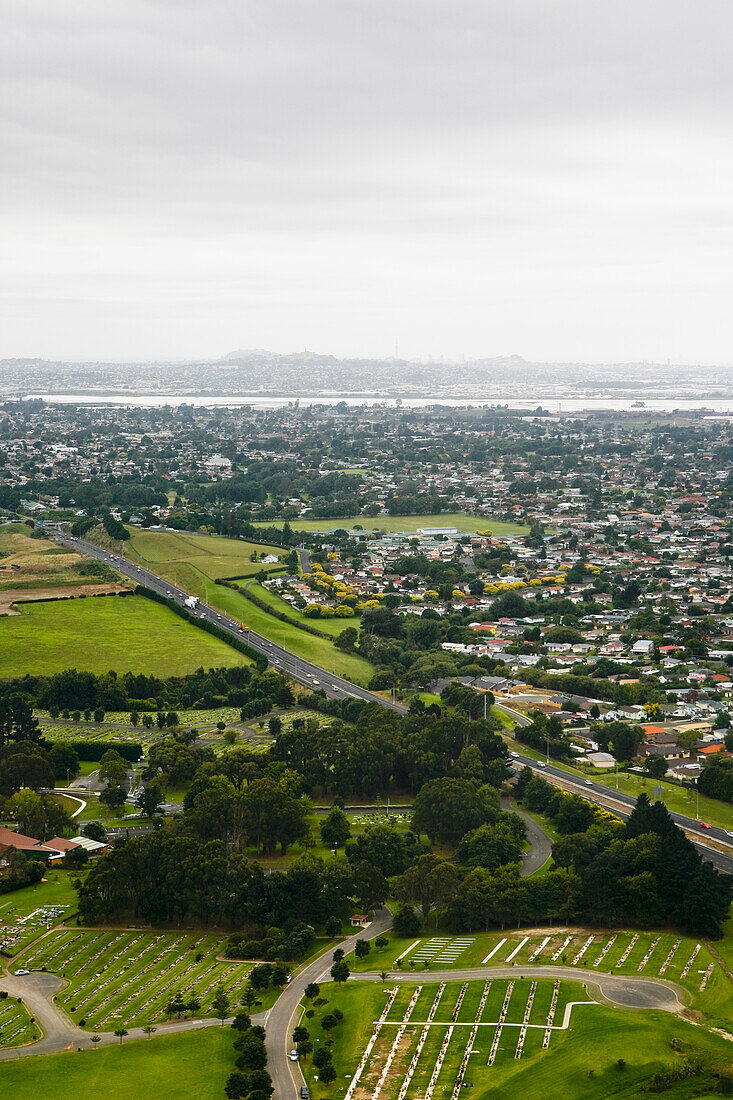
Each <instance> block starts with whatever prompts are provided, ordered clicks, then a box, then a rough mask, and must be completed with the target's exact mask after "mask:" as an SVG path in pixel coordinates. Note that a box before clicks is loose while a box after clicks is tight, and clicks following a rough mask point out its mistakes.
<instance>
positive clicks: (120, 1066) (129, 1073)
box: [0, 1027, 235, 1100]
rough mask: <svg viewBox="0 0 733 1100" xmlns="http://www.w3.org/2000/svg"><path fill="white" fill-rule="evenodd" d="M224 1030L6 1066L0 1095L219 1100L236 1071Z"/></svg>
mask: <svg viewBox="0 0 733 1100" xmlns="http://www.w3.org/2000/svg"><path fill="white" fill-rule="evenodd" d="M232 1044H233V1036H232V1032H231V1031H230V1030H229V1029H228V1028H224V1029H221V1028H217V1027H213V1028H206V1029H205V1030H203V1031H198V1032H191V1033H189V1034H183V1035H170V1036H166V1037H164V1038H163V1037H158V1036H155V1037H154V1038H153V1039H152V1040H150V1041H147V1040H136V1041H135V1042H127V1043H125V1044H124V1045H123V1046H122V1047H120V1046H117V1045H114V1046H110V1047H104V1048H102V1049H101V1050H88V1051H83V1052H82V1053H77V1052H73V1053H69V1054H54V1055H44V1056H43V1057H37V1058H25V1059H24V1060H23V1061H18V1062H4V1063H3V1067H2V1085H1V1086H0V1095H2V1096H3V1097H8V1098H10V1097H12V1100H80V1097H86V1096H93V1097H94V1100H140V1098H141V1097H143V1096H151V1097H165V1100H190V1098H191V1097H193V1096H195V1097H196V1100H221V1098H222V1097H223V1096H224V1083H225V1081H226V1079H227V1077H228V1076H229V1074H230V1073H231V1071H232V1070H233V1069H234V1055H235V1052H234V1048H233V1045H232Z"/></svg>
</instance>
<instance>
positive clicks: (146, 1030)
mask: <svg viewBox="0 0 733 1100" xmlns="http://www.w3.org/2000/svg"><path fill="white" fill-rule="evenodd" d="M157 1030H158V1029H157V1027H155V1026H154V1025H153V1024H146V1025H145V1027H144V1028H143V1031H144V1033H145V1034H146V1035H147V1037H148V1039H152V1037H153V1035H154V1034H155V1032H156V1031H157Z"/></svg>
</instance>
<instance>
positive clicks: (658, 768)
mask: <svg viewBox="0 0 733 1100" xmlns="http://www.w3.org/2000/svg"><path fill="white" fill-rule="evenodd" d="M644 771H645V772H646V773H647V775H650V776H651V777H652V778H653V779H661V778H662V776H664V775H665V773H666V771H667V761H666V760H665V759H664V757H663V756H660V755H659V753H656V752H650V753H649V755H648V756H647V758H646V760H645V762H644Z"/></svg>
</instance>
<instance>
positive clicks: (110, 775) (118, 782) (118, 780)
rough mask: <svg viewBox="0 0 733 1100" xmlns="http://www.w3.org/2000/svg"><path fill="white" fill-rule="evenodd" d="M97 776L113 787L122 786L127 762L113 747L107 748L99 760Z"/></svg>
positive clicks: (125, 777)
mask: <svg viewBox="0 0 733 1100" xmlns="http://www.w3.org/2000/svg"><path fill="white" fill-rule="evenodd" d="M99 778H100V779H101V780H102V782H106V783H109V784H110V786H113V787H122V786H123V785H124V784H125V782H126V780H127V762H126V761H125V760H123V758H122V757H121V756H120V754H119V753H118V752H117V751H116V750H115V749H107V751H106V753H105V754H104V756H103V757H102V759H101V760H100V762H99Z"/></svg>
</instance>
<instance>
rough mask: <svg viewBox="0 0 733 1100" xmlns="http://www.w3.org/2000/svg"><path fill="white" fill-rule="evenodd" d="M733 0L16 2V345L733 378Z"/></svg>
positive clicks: (4, 22) (5, 106)
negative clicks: (309, 352)
mask: <svg viewBox="0 0 733 1100" xmlns="http://www.w3.org/2000/svg"><path fill="white" fill-rule="evenodd" d="M731 42H733V4H732V3H731V0H688V2H682V0H629V2H626V0H613V2H610V0H608V2H606V3H600V4H599V3H592V2H589V0H577V2H572V0H478V2H473V0H205V2H202V0H106V2H104V0H103V2H94V0H3V3H2V5H1V6H0V96H1V97H2V107H1V109H0V358H2V357H6V356H36V355H41V356H44V357H47V358H56V357H66V358H76V359H81V358H95V359H96V358H99V359H103V358H109V359H125V358H128V357H130V358H136V359H144V358H179V357H185V358H188V357H191V358H196V357H204V356H215V355H218V354H220V353H225V352H226V351H228V350H230V349H232V348H252V347H266V348H270V349H272V350H276V351H291V350H300V349H302V348H305V347H308V348H310V349H313V350H316V351H322V352H333V353H335V354H357V355H367V356H388V355H391V354H394V349H395V341H399V353H400V355H401V356H402V355H404V356H406V357H412V356H414V357H418V356H429V355H441V354H444V355H460V354H465V355H467V356H473V355H500V354H512V353H516V354H521V355H524V356H525V357H527V358H532V359H539V360H584V361H621V360H623V361H626V360H640V359H655V360H665V359H666V358H667V357H669V358H671V359H672V360H673V361H679V362H692V363H696V362H709V363H726V364H730V363H733V308H731V305H732V300H731V299H732V295H733V141H732V140H731V122H732V120H733V65H731V61H730V49H731Z"/></svg>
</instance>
